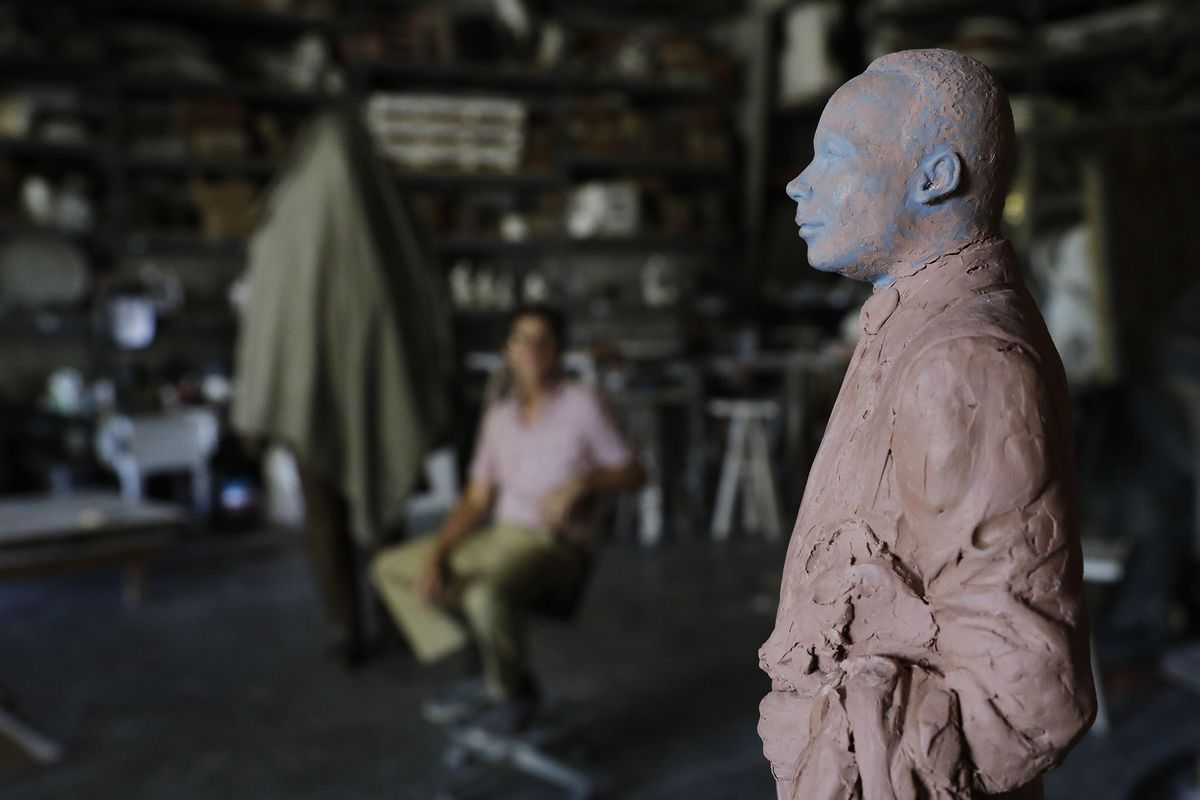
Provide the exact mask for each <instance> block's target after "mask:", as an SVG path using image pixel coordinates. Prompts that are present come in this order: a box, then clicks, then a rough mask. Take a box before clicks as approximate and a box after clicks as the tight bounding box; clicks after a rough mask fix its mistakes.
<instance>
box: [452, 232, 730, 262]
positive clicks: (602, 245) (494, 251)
mask: <svg viewBox="0 0 1200 800" xmlns="http://www.w3.org/2000/svg"><path fill="white" fill-rule="evenodd" d="M732 245H733V243H732V241H730V240H728V239H714V238H712V237H706V236H694V237H693V236H659V235H653V234H650V235H638V236H621V237H594V238H588V239H572V238H570V237H568V236H555V237H549V238H538V239H527V240H525V241H520V242H508V241H504V240H501V239H488V238H447V239H442V240H440V241H438V242H437V243H436V244H435V249H436V250H437V252H438V253H439V254H440V255H442V256H449V257H460V256H474V257H494V258H504V257H508V258H517V257H522V256H538V255H564V254H580V255H585V254H592V253H596V254H621V253H628V254H649V253H654V252H673V253H711V252H723V251H728V250H729V249H730V248H731V247H732Z"/></svg>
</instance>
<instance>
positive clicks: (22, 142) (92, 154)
mask: <svg viewBox="0 0 1200 800" xmlns="http://www.w3.org/2000/svg"><path fill="white" fill-rule="evenodd" d="M100 155H101V150H100V148H99V147H97V146H96V145H94V144H82V143H74V142H45V141H42V140H40V139H5V138H0V156H12V157H25V158H54V159H60V160H62V161H69V162H72V163H79V162H95V161H98V160H99V159H100Z"/></svg>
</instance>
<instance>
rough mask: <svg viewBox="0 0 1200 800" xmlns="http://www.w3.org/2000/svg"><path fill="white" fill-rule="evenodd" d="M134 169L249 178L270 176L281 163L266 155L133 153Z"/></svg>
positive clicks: (131, 164)
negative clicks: (158, 154) (166, 156)
mask: <svg viewBox="0 0 1200 800" xmlns="http://www.w3.org/2000/svg"><path fill="white" fill-rule="evenodd" d="M124 166H125V168H126V169H127V170H128V171H130V172H148V173H167V174H184V175H187V174H203V175H238V176H244V177H249V178H258V179H266V178H270V177H271V176H272V175H274V174H275V173H276V171H278V169H279V166H280V165H279V164H278V163H277V162H275V161H270V160H268V159H265V158H201V157H197V156H188V157H183V158H155V157H149V156H131V157H130V158H128V159H127V160H126V161H125V162H124Z"/></svg>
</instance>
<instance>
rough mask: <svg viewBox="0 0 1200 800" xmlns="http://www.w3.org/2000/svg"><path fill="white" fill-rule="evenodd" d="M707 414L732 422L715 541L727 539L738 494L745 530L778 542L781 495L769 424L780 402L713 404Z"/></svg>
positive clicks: (719, 490)
mask: <svg viewBox="0 0 1200 800" xmlns="http://www.w3.org/2000/svg"><path fill="white" fill-rule="evenodd" d="M708 411H709V413H710V414H712V415H713V416H715V417H723V418H728V420H729V433H728V435H727V438H726V442H725V457H724V459H723V461H722V463H721V478H720V482H719V483H718V484H717V502H716V506H715V507H714V509H713V518H712V535H713V538H714V539H716V540H718V541H722V542H723V541H726V540H728V539H729V534H730V530H731V529H732V527H733V509H734V505H735V503H736V502H737V495H738V492H739V490H740V491H741V496H742V526H743V527H744V528H745V529H746V530H747V531H756V532H759V533H762V535H763V536H764V537H765V538H766V539H767V540H769V541H772V542H774V541H778V540H779V538H780V537H781V536H782V534H783V524H782V522H781V521H780V519H779V492H778V490H777V489H776V486H775V475H774V473H773V472H772V470H771V448H770V445H769V444H768V441H767V423H769V422H771V421H773V420H776V419H778V418H779V404H778V403H776V402H775V401H774V400H713V401H712V402H711V403H709V404H708Z"/></svg>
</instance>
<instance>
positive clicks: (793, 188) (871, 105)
mask: <svg viewBox="0 0 1200 800" xmlns="http://www.w3.org/2000/svg"><path fill="white" fill-rule="evenodd" d="M889 89H890V90H891V92H892V95H893V96H894V95H895V86H894V81H889V80H887V79H883V78H880V77H879V76H875V75H860V76H859V77H857V78H855V79H854V80H852V81H850V82H849V83H847V84H846V85H845V86H843V87H842V88H841V89H839V90H838V91H837V92H836V93H835V94H834V95H833V97H832V98H831V99H830V101H829V103H828V105H826V106H825V111H824V112H823V113H822V114H821V120H820V122H819V123H818V125H817V132H816V136H815V138H814V139H813V151H814V152H813V160H812V163H810V164H809V165H808V167H806V168H805V170H804V171H803V172H801V173H800V175H798V176H797V177H796V178H794V179H793V180H792V181H791V182H790V183H789V184H788V186H787V193H788V197H790V198H792V200H794V201H795V203H796V224H797V226H799V228H800V236H801V238H803V239H804V241H805V242H806V243H807V244H808V260H809V263H811V264H812V266H813V267H815V268H816V269H819V270H822V271H824V272H839V273H841V274H843V275H846V276H848V277H851V278H857V279H859V280H868V281H875V280H876V279H877V278H878V274H877V273H878V271H879V268H880V267H881V266H886V265H881V264H880V263H879V262H880V260H881V258H886V256H887V254H888V253H889V252H890V251H891V250H892V245H893V240H894V239H895V234H896V228H897V225H898V224H900V223H901V221H902V220H901V218H902V217H903V205H904V194H905V191H904V190H905V184H906V178H907V173H908V172H909V171H911V166H910V167H909V169H905V168H904V166H905V165H904V163H903V162H904V161H905V159H904V158H903V153H902V152H901V150H902V148H901V147H900V146H899V143H898V141H897V140H898V139H899V137H898V136H896V134H897V133H898V130H899V127H900V125H901V120H900V119H899V118H898V117H899V113H900V109H899V108H898V107H897V103H895V101H894V100H893V99H891V98H890V97H889V96H888V91H889ZM889 138H890V139H891V141H889Z"/></svg>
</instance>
